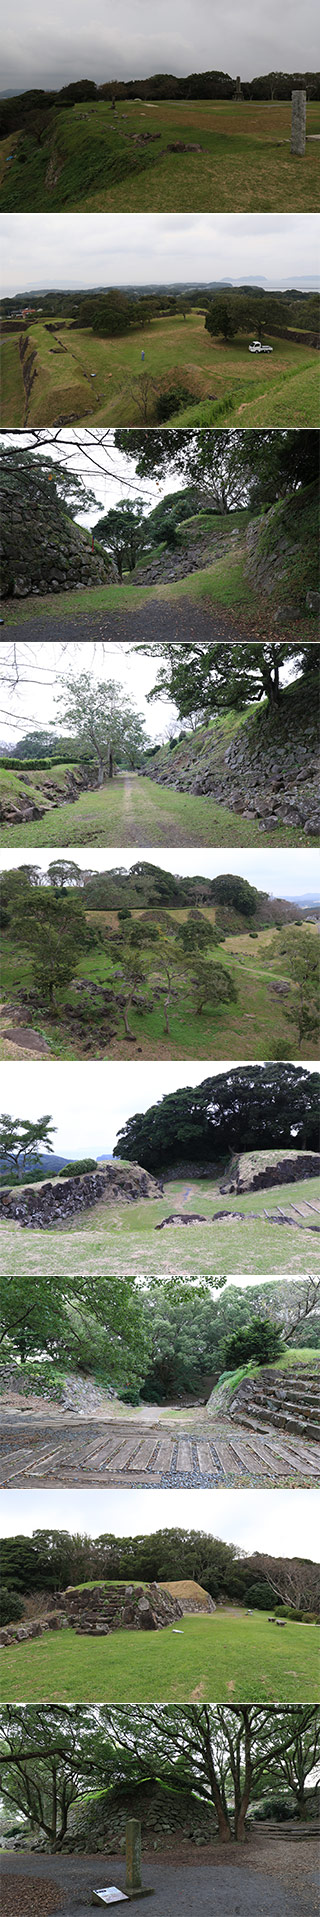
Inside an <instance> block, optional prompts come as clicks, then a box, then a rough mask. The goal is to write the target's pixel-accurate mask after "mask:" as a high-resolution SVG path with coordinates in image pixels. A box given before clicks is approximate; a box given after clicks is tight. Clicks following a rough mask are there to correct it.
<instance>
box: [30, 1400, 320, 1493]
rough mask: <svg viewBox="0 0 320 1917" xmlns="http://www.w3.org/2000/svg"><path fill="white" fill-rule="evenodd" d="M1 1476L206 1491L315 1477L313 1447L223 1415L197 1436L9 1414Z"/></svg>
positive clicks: (40, 1482) (42, 1482) (41, 1482)
mask: <svg viewBox="0 0 320 1917" xmlns="http://www.w3.org/2000/svg"><path fill="white" fill-rule="evenodd" d="M0 1455H1V1478H2V1484H3V1486H4V1487H6V1488H10V1487H11V1486H12V1488H17V1489H18V1487H20V1486H23V1485H29V1486H31V1485H32V1484H34V1485H38V1486H40V1485H58V1484H61V1485H63V1484H67V1485H77V1486H79V1485H82V1484H91V1485H98V1484H100V1485H101V1484H103V1485H113V1486H114V1488H118V1487H121V1486H123V1487H127V1488H129V1487H131V1486H134V1485H136V1486H140V1485H141V1486H146V1487H147V1486H148V1485H149V1486H151V1485H154V1486H156V1485H157V1486H158V1487H159V1488H160V1489H170V1490H171V1489H174V1488H176V1489H186V1488H187V1489H189V1488H190V1487H191V1486H196V1487H199V1488H201V1487H202V1488H206V1487H207V1486H210V1485H212V1486H213V1485H219V1484H224V1485H226V1484H252V1485H254V1486H255V1485H259V1484H261V1485H263V1484H265V1485H268V1484H270V1482H271V1483H275V1484H281V1483H283V1484H288V1483H289V1484H290V1483H293V1484H296V1485H304V1484H305V1485H309V1484H310V1485H311V1484H314V1483H317V1482H318V1480H319V1457H318V1450H317V1446H316V1444H311V1443H307V1442H304V1440H303V1439H301V1438H300V1437H299V1438H298V1439H295V1438H294V1436H291V1437H290V1438H289V1437H287V1436H286V1434H285V1432H281V1433H280V1434H279V1435H278V1434H276V1433H275V1432H274V1431H273V1430H272V1427H271V1426H270V1428H266V1426H265V1425H264V1427H263V1431H261V1433H257V1432H256V1431H254V1432H253V1433H251V1432H250V1431H249V1430H247V1429H243V1427H242V1426H241V1424H237V1425H234V1422H233V1421H232V1424H231V1423H230V1422H228V1421H227V1420H224V1421H223V1422H222V1423H221V1425H220V1423H219V1424H218V1423H217V1426H215V1427H214V1430H212V1429H211V1430H210V1427H209V1426H208V1422H207V1423H206V1424H205V1425H204V1427H203V1429H202V1431H201V1432H199V1434H198V1435H197V1433H194V1432H192V1435H191V1434H190V1432H188V1431H186V1432H183V1430H181V1429H180V1427H179V1430H178V1431H177V1430H175V1431H174V1430H171V1431H170V1429H168V1428H167V1429H164V1426H163V1425H161V1426H158V1427H157V1426H156V1424H155V1425H154V1426H151V1427H150V1429H149V1430H148V1431H146V1429H145V1426H143V1425H142V1426H141V1427H140V1428H139V1425H138V1424H136V1425H135V1426H134V1427H133V1425H132V1426H131V1427H130V1426H129V1425H128V1424H126V1423H124V1424H121V1423H120V1421H117V1423H116V1424H113V1423H112V1422H108V1424H107V1426H106V1427H103V1424H102V1423H101V1422H100V1423H99V1424H96V1425H95V1424H93V1423H91V1422H90V1423H84V1422H83V1421H82V1422H81V1424H80V1423H79V1424H78V1425H75V1423H73V1424H72V1425H70V1427H66V1426H65V1425H64V1426H63V1430H61V1432H60V1433H59V1429H58V1428H57V1424H56V1422H55V1423H54V1424H52V1426H51V1428H50V1422H49V1420H48V1419H46V1421H44V1422H43V1425H41V1426H40V1428H39V1425H34V1426H32V1417H31V1423H30V1427H29V1425H28V1430H26V1425H25V1422H24V1423H23V1424H21V1423H19V1419H18V1417H17V1419H16V1420H15V1421H14V1422H13V1419H12V1418H11V1419H10V1435H8V1431H7V1432H5V1431H3V1434H2V1441H1V1448H0Z"/></svg>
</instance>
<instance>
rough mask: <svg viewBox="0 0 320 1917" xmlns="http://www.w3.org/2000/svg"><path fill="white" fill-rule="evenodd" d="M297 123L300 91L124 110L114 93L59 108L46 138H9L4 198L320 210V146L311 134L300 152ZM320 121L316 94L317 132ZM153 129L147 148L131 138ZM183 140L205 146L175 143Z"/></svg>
mask: <svg viewBox="0 0 320 1917" xmlns="http://www.w3.org/2000/svg"><path fill="white" fill-rule="evenodd" d="M290 129H291V102H290V101H273V102H271V101H261V102H257V101H242V102H240V103H239V104H236V103H235V102H234V101H227V100H180V101H172V100H171V101H165V100H160V101H158V102H149V101H141V103H139V102H138V101H131V100H123V101H119V103H118V106H117V109H116V112H115V113H113V112H111V109H110V104H109V102H103V101H97V102H96V101H82V102H79V103H77V104H76V105H75V106H74V107H72V108H71V107H69V108H64V109H58V110H55V109H53V112H52V114H51V115H50V120H49V125H48V131H47V134H46V137H45V138H44V139H43V141H42V142H41V145H40V146H39V144H38V145H37V144H36V142H35V140H34V139H32V138H31V137H30V134H28V133H26V134H23V133H21V134H20V135H19V134H18V135H17V134H15V135H14V138H13V140H12V138H11V137H10V140H9V141H8V139H7V138H6V139H5V140H4V141H2V142H1V147H2V149H3V160H2V185H1V191H0V205H1V207H2V208H4V209H6V210H7V211H12V212H41V211H45V212H46V211H48V212H51V211H52V212H54V211H55V210H57V209H61V210H64V211H67V210H69V211H74V212H77V211H78V210H81V211H84V210H87V211H90V212H91V211H95V212H101V211H106V210H107V211H110V212H120V211H122V212H145V211H154V212H160V213H163V212H164V210H165V211H166V212H173V213H174V212H186V213H189V212H190V211H191V212H201V213H202V212H204V211H206V212H228V211H231V212H234V211H235V212H237V211H239V212H242V211H243V212H254V211H256V212H259V211H261V212H272V211H283V212H286V213H287V212H290V211H291V212H304V211H306V212H312V211H313V210H314V211H316V210H317V207H318V197H317V171H318V168H317V155H318V150H317V146H316V144H313V141H312V139H311V141H310V144H308V143H307V147H306V153H305V157H304V159H303V160H297V159H295V158H293V156H292V155H291V152H290ZM319 131H320V112H319V105H318V103H317V102H316V101H314V102H311V103H310V104H308V108H307V133H308V134H311V135H312V134H317V133H319ZM145 132H152V133H153V134H157V135H158V139H157V140H155V141H154V144H152V145H151V143H150V147H149V146H148V147H147V150H143V148H141V147H140V148H139V147H138V148H137V147H136V146H135V145H134V144H133V142H132V139H131V136H132V135H139V134H141V133H145ZM176 140H182V141H185V142H187V143H189V142H191V144H194V143H195V144H196V145H197V144H198V143H199V145H200V147H201V149H202V150H201V152H200V153H192V152H191V153H170V152H168V151H167V150H166V149H167V147H168V145H169V144H170V143H171V142H174V141H176ZM14 146H16V147H17V151H16V153H14V158H13V160H12V161H11V162H10V165H9V164H6V161H7V160H8V154H9V152H10V153H12V151H13V148H14ZM22 160H23V164H22ZM50 162H51V167H50ZM0 166H1V151H0ZM48 167H49V179H48ZM52 172H54V175H55V179H54V183H53V179H52Z"/></svg>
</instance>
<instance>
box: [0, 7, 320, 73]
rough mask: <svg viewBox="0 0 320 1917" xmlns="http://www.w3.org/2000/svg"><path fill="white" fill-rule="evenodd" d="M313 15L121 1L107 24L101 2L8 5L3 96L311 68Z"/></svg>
mask: <svg viewBox="0 0 320 1917" xmlns="http://www.w3.org/2000/svg"><path fill="white" fill-rule="evenodd" d="M317 60H318V52H317V35H316V5H315V0H305V4H304V8H303V10H302V9H301V7H300V5H298V0H282V6H281V7H279V6H278V4H277V0H269V3H268V6H267V7H257V6H255V5H254V0H225V4H224V6H223V7H222V8H221V7H220V6H218V5H217V0H215V4H214V5H212V0H198V4H197V7H196V8H195V5H194V0H175V5H174V7H173V6H172V0H153V5H150V0H118V5H117V7H116V14H115V15H114V14H113V10H112V21H111V15H110V16H109V18H108V9H106V7H105V4H104V0H94V5H93V6H91V7H90V8H88V7H87V6H86V5H85V0H68V7H65V4H64V0H55V6H54V9H53V12H52V13H50V11H49V10H48V9H47V8H44V7H43V5H42V4H41V0H29V5H28V8H27V10H26V7H25V4H24V0H15V6H14V8H13V9H12V12H11V9H10V8H8V11H7V13H6V14H5V16H4V20H3V26H2V85H3V87H4V88H5V87H18V88H20V87H21V88H23V87H33V86H58V87H59V86H63V85H65V84H66V82H67V81H69V80H74V79H80V78H82V77H83V76H84V75H85V76H86V78H88V79H90V80H95V81H96V83H97V85H101V84H103V82H104V81H106V80H110V79H115V78H118V79H130V78H131V77H132V78H134V77H135V76H137V77H138V78H139V79H142V78H143V77H144V76H145V75H148V74H152V73H159V72H160V73H168V72H169V73H178V74H186V73H192V72H196V73H199V72H201V71H208V70H211V69H212V68H213V67H215V68H216V69H218V68H220V69H222V71H223V72H228V73H230V74H231V75H232V76H235V75H236V74H237V73H240V74H241V76H242V79H252V78H253V77H254V75H256V74H258V73H268V72H270V71H274V70H279V68H280V69H281V70H282V71H283V72H286V71H287V70H288V67H289V66H290V70H292V71H294V70H295V69H296V70H297V71H298V70H299V69H300V70H301V71H304V70H305V69H312V68H314V67H315V66H316V65H317Z"/></svg>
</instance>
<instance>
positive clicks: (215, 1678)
mask: <svg viewBox="0 0 320 1917" xmlns="http://www.w3.org/2000/svg"><path fill="white" fill-rule="evenodd" d="M180 1628H181V1632H182V1635H181V1637H180V1636H179V1641H178V1642H177V1633H175V1632H173V1630H172V1628H171V1627H169V1628H166V1629H165V1630H162V1631H159V1632H158V1631H154V1632H153V1631H151V1632H141V1634H140V1633H139V1632H134V1631H113V1632H112V1634H111V1636H110V1637H109V1638H99V1639H93V1638H90V1637H88V1638H85V1637H83V1638H82V1637H81V1638H79V1637H77V1636H76V1635H75V1633H74V1632H73V1631H72V1630H68V1631H67V1630H64V1631H62V1632H61V1634H60V1632H56V1631H55V1632H53V1631H52V1632H48V1633H46V1634H45V1636H44V1638H43V1639H42V1640H40V1639H35V1640H34V1641H31V1642H30V1643H29V1644H25V1645H24V1644H21V1645H19V1646H17V1647H16V1648H15V1649H14V1650H12V1651H11V1650H10V1651H9V1650H5V1651H4V1652H3V1656H2V1665H1V1669H2V1698H3V1702H6V1701H7V1700H8V1701H9V1700H10V1699H13V1698H14V1699H15V1701H16V1702H20V1700H21V1699H23V1701H24V1702H29V1701H30V1699H32V1701H33V1702H36V1701H37V1700H38V1699H40V1698H41V1699H42V1700H44V1699H48V1700H49V1702H50V1703H51V1704H54V1703H56V1702H57V1701H58V1702H59V1703H60V1702H61V1703H67V1702H68V1703H69V1702H71V1701H72V1702H75V1703H76V1702H78V1701H81V1702H82V1701H85V1700H86V1699H89V1700H90V1702H91V1701H92V1702H93V1703H95V1702H99V1703H100V1702H101V1703H102V1702H104V1701H105V1700H107V1702H108V1703H110V1704H123V1703H129V1702H130V1703H141V1704H142V1703H143V1704H147V1703H150V1702H152V1703H153V1702H154V1701H155V1700H157V1702H159V1703H163V1702H165V1703H171V1702H173V1703H178V1702H180V1703H181V1702H182V1701H184V1702H188V1703H189V1702H198V1701H201V1699H203V1700H206V1701H208V1702H209V1701H210V1700H211V1699H212V1698H215V1700H216V1702H217V1703H221V1702H222V1701H223V1702H227V1703H230V1704H236V1703H240V1702H241V1703H244V1702H246V1701H247V1700H250V1701H251V1702H252V1701H255V1700H256V1701H257V1702H259V1703H265V1702H268V1701H269V1700H270V1703H272V1704H273V1703H289V1702H290V1701H291V1700H292V1701H293V1702H294V1703H299V1702H300V1701H301V1702H303V1703H306V1702H308V1700H310V1701H312V1699H314V1698H315V1697H316V1696H317V1695H318V1688H319V1641H318V1632H317V1629H316V1627H315V1626H313V1625H303V1624H291V1623H290V1622H289V1621H287V1622H286V1625H285V1629H284V1630H279V1629H278V1628H277V1626H276V1625H271V1624H269V1623H268V1621H267V1618H266V1615H265V1613H263V1612H253V1613H252V1615H251V1616H247V1615H246V1613H245V1612H244V1611H238V1610H234V1611H226V1612H224V1611H220V1610H219V1611H216V1612H215V1613H214V1614H213V1615H212V1616H211V1617H206V1616H204V1617H199V1616H198V1617H190V1616H188V1615H187V1616H185V1617H183V1618H181V1620H180V1621H179V1630H180ZM173 1639H174V1642H173Z"/></svg>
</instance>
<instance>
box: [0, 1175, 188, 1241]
mask: <svg viewBox="0 0 320 1917" xmlns="http://www.w3.org/2000/svg"><path fill="white" fill-rule="evenodd" d="M161 1195H162V1184H161V1182H160V1181H159V1179H155V1178H152V1177H151V1174H150V1173H149V1172H147V1171H144V1169H143V1167H142V1166H141V1165H134V1164H132V1165H131V1164H130V1165H128V1167H126V1166H120V1165H112V1164H111V1165H107V1166H106V1169H105V1171H101V1172H99V1171H96V1172H84V1173H83V1174H82V1176H81V1175H80V1176H78V1177H77V1176H76V1174H75V1175H74V1177H70V1178H57V1179H54V1180H52V1179H49V1180H48V1182H47V1180H45V1182H44V1183H43V1184H41V1185H21V1186H20V1187H17V1186H16V1187H14V1188H13V1189H12V1188H11V1189H10V1187H7V1189H4V1190H2V1191H1V1192H0V1224H1V1220H2V1219H4V1218H8V1219H9V1220H10V1219H12V1220H14V1222H15V1223H16V1224H19V1225H21V1226H22V1227H28V1229H29V1230H31V1231H49V1230H50V1229H51V1226H54V1225H61V1224H64V1220H65V1219H68V1218H74V1217H75V1216H76V1214H77V1213H78V1212H83V1211H88V1210H89V1208H91V1207H93V1206H94V1205H98V1204H99V1200H102V1202H103V1203H104V1204H106V1205H108V1204H111V1205H112V1204H115V1203H117V1201H118V1200H119V1199H120V1202H121V1201H122V1203H123V1204H133V1203H134V1202H135V1201H136V1200H137V1199H139V1198H160V1197H161Z"/></svg>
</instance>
